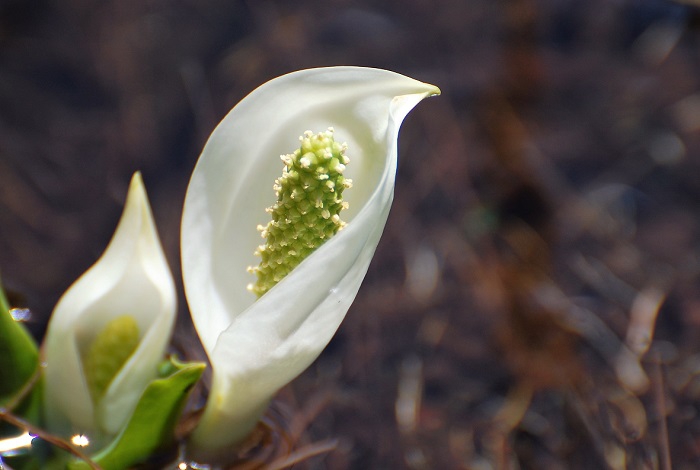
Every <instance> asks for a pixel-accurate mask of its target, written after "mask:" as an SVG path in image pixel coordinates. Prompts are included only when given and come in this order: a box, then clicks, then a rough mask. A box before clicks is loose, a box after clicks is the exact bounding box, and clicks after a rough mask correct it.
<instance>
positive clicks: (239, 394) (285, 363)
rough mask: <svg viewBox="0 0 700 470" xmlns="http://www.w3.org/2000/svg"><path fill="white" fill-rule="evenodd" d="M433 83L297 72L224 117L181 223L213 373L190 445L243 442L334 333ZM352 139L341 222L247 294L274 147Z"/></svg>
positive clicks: (283, 150)
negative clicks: (405, 138)
mask: <svg viewBox="0 0 700 470" xmlns="http://www.w3.org/2000/svg"><path fill="white" fill-rule="evenodd" d="M438 93H439V90H438V89H437V88H436V87H434V86H432V85H428V84H425V83H422V82H419V81H416V80H413V79H411V78H408V77H405V76H403V75H399V74H396V73H393V72H388V71H385V70H378V69H369V68H361V67H331V68H321V69H310V70H303V71H300V72H295V73H291V74H289V75H285V76H282V77H279V78H277V79H275V80H272V81H270V82H268V83H266V84H264V85H263V86H261V87H260V88H258V89H256V90H255V91H253V92H252V93H251V94H250V95H248V96H247V97H246V98H245V99H244V100H243V101H241V102H240V103H239V104H238V105H237V106H236V107H235V108H234V109H233V110H232V111H231V112H230V113H229V114H228V115H227V116H226V117H225V118H224V119H223V121H222V122H221V123H220V124H219V126H218V127H217V128H216V130H215V131H214V132H213V133H212V135H211V137H210V139H209V141H208V142H207V144H206V146H205V148H204V150H203V152H202V155H201V157H200V159H199V162H198V164H197V166H196V168H195V171H194V173H193V175H192V179H191V181H190V185H189V188H188V192H187V197H186V200H185V208H184V213H183V220H182V266H183V276H184V283H185V291H186V294H187V300H188V303H189V306H190V311H191V313H192V317H193V320H194V324H195V326H196V328H197V332H198V333H199V336H200V338H201V340H202V343H203V345H204V347H205V350H206V351H207V353H208V355H209V358H210V361H211V363H212V367H213V371H214V378H213V385H212V391H211V396H210V399H209V401H208V404H207V408H206V411H205V414H204V417H203V419H202V421H201V423H200V425H199V427H198V428H197V429H196V431H195V433H194V435H193V438H192V443H191V447H192V448H194V449H195V450H196V451H199V452H204V453H207V452H208V453H209V454H210V455H211V454H215V453H216V452H217V451H218V450H220V449H222V448H225V447H226V446H227V445H229V444H231V443H235V442H236V441H239V440H241V439H242V438H244V437H245V435H246V434H247V433H248V432H249V431H250V429H251V428H252V426H254V424H255V422H256V421H257V419H258V418H259V416H260V414H261V413H262V412H263V411H264V409H265V407H266V406H267V403H268V401H269V400H270V398H271V397H272V396H273V394H274V393H275V392H276V391H277V390H278V389H279V388H280V387H282V386H283V385H285V384H286V383H287V382H289V381H290V380H292V379H293V378H294V377H296V376H297V375H298V374H299V373H300V372H302V371H303V370H304V369H305V368H306V367H308V365H309V364H310V363H311V362H312V361H313V360H314V359H315V358H316V357H317V356H318V355H319V354H320V352H321V350H322V349H323V348H324V347H325V346H326V344H327V343H328V341H329V340H330V339H331V337H332V336H333V334H334V333H335V331H336V330H337V328H338V326H339V325H340V323H341V321H342V320H343V318H344V316H345V314H346V312H347V310H348V308H349V306H350V304H351V303H352V301H353V300H354V298H355V295H356V293H357V291H358V289H359V287H360V284H361V282H362V279H363V278H364V276H365V273H366V271H367V268H368V266H369V263H370V260H371V258H372V255H373V253H374V250H375V248H376V246H377V243H378V241H379V237H380V235H381V233H382V231H383V229H384V224H385V222H386V218H387V215H388V213H389V209H390V205H391V201H392V198H393V191H394V177H395V173H396V163H397V147H396V146H397V137H398V132H399V126H400V124H401V122H402V121H403V119H404V117H405V116H406V114H407V113H408V112H409V111H410V110H411V109H412V108H413V107H414V106H415V105H416V104H417V103H418V102H419V101H420V100H422V99H423V98H425V97H427V96H431V95H435V94H438ZM329 126H332V127H333V128H334V129H335V138H336V141H338V142H347V144H348V156H349V157H350V164H349V165H348V166H347V169H346V171H345V175H346V176H347V177H348V178H352V181H353V187H352V189H351V190H348V191H346V193H345V196H346V197H345V199H346V200H347V201H348V202H349V209H348V210H347V211H344V212H343V218H344V219H345V220H347V221H348V224H347V226H346V227H345V228H344V229H343V230H342V231H340V232H339V233H338V234H337V235H335V236H334V237H333V238H331V239H330V240H329V241H328V242H326V243H325V244H324V245H322V246H321V247H320V248H319V249H318V250H317V251H315V252H314V253H313V254H312V255H311V256H309V257H308V258H307V259H306V260H304V261H303V262H302V263H301V264H300V265H299V266H298V267H297V268H295V269H294V271H292V273H290V274H289V275H288V276H287V277H286V278H284V279H283V280H282V281H281V282H280V283H279V284H277V285H276V286H275V287H274V288H272V289H271V290H270V291H269V292H268V293H267V294H265V295H264V296H262V297H261V298H260V299H259V300H257V301H256V300H255V298H254V296H252V295H251V294H250V293H249V292H247V290H246V285H247V284H248V283H249V282H250V280H251V278H250V275H249V274H248V273H247V271H246V267H247V266H249V265H254V264H257V262H258V261H257V259H256V258H255V257H254V256H253V253H254V251H255V248H256V247H257V246H258V245H259V243H260V234H259V233H258V231H257V230H256V227H257V226H258V224H260V223H261V222H264V221H265V208H266V207H268V206H270V205H272V203H273V202H274V193H273V191H272V182H273V181H275V178H277V177H278V176H279V174H280V172H281V165H280V163H279V155H285V154H287V153H289V152H290V151H292V150H294V148H295V145H297V144H298V137H299V135H300V134H301V133H302V132H304V131H305V130H306V129H312V130H314V131H315V132H318V131H322V130H325V129H327V128H328V127H329Z"/></svg>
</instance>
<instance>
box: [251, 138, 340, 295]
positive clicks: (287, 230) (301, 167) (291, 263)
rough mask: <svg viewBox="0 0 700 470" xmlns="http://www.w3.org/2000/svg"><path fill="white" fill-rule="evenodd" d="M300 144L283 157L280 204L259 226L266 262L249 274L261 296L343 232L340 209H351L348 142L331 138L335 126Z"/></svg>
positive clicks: (278, 189)
mask: <svg viewBox="0 0 700 470" xmlns="http://www.w3.org/2000/svg"><path fill="white" fill-rule="evenodd" d="M299 140H300V141H301V146H300V148H298V149H297V150H295V151H294V153H291V154H288V155H282V156H281V157H280V158H281V159H282V162H284V169H283V171H282V177H281V178H278V179H277V180H275V184H274V189H275V191H276V193H277V202H276V203H275V204H274V205H273V206H272V207H269V208H267V212H269V213H270V214H271V215H272V220H271V221H270V222H269V223H268V224H267V226H266V227H263V226H262V225H259V226H258V230H259V231H260V232H261V235H262V237H263V238H265V239H266V242H265V244H264V245H260V246H259V247H258V249H257V250H256V251H255V254H256V255H257V256H260V257H261V258H262V259H261V261H260V265H259V266H258V267H250V268H248V270H249V271H250V272H252V273H255V274H256V275H257V278H258V280H257V282H255V283H254V284H250V285H249V286H248V289H249V290H250V291H252V292H254V293H255V294H257V295H258V297H259V296H261V295H263V294H264V293H265V292H267V291H268V290H270V289H271V288H272V287H274V286H275V284H277V283H278V282H279V281H281V280H282V278H284V277H285V276H286V275H287V274H289V273H290V272H291V271H292V269H294V268H295V267H297V266H298V265H299V263H301V262H302V261H303V260H304V259H305V258H306V257H307V256H309V255H310V254H311V253H312V252H313V251H314V250H315V249H316V248H318V247H319V246H321V245H322V244H323V243H324V242H325V241H326V240H327V239H329V238H330V237H332V236H333V235H335V234H336V232H337V231H338V230H340V229H341V228H343V226H344V225H345V222H343V221H342V220H341V219H340V211H341V210H343V209H345V208H347V207H348V204H347V202H344V201H343V190H344V189H345V188H349V187H351V186H352V181H351V180H349V179H346V178H345V177H344V176H343V171H344V170H345V165H347V164H348V162H349V161H350V160H349V159H348V157H347V156H346V155H345V152H346V150H347V144H339V143H338V142H336V141H335V139H334V138H333V128H332V127H331V128H329V129H328V130H327V131H326V132H321V133H319V134H314V133H313V132H311V131H306V132H305V133H304V135H303V136H301V137H299Z"/></svg>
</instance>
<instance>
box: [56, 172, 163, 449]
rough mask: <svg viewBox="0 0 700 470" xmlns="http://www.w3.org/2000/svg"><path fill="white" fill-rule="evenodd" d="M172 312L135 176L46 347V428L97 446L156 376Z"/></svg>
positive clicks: (64, 302) (62, 306) (61, 307)
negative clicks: (104, 241) (109, 231)
mask: <svg viewBox="0 0 700 470" xmlns="http://www.w3.org/2000/svg"><path fill="white" fill-rule="evenodd" d="M175 310H176V293H175V285H174V282H173V278H172V275H171V274H170V270H169V268H168V264H167V261H166V259H165V255H164V254H163V249H162V247H161V245H160V241H159V239H158V234H157V232H156V228H155V223H154V221H153V216H152V215H151V209H150V206H149V204H148V199H147V196H146V191H145V189H144V186H143V180H142V179H141V175H140V174H139V173H136V174H135V175H134V177H133V178H132V180H131V185H130V186H129V193H128V195H127V200H126V205H125V207H124V213H123V214H122V217H121V220H120V221H119V225H118V226H117V229H116V231H115V233H114V235H113V237H112V240H111V241H110V243H109V246H108V247H107V249H106V250H105V252H104V254H103V255H102V257H101V258H100V259H99V260H98V261H97V262H96V263H95V265H93V266H92V267H91V268H90V269H89V270H88V271H87V272H85V274H83V275H82V276H81V277H80V278H79V279H78V280H77V281H76V282H75V283H74V284H73V285H72V286H71V287H70V288H69V289H68V291H66V293H65V294H63V296H62V297H61V299H60V300H59V302H58V304H57V305H56V308H55V309H54V312H53V315H52V316H51V320H50V322H49V326H48V332H47V335H46V345H45V360H46V364H45V379H46V390H45V398H44V402H45V405H46V406H45V408H46V419H47V424H48V427H49V429H50V430H51V431H53V432H57V433H60V434H63V435H68V434H82V435H84V436H86V437H87V438H88V439H89V440H90V442H91V445H92V444H95V446H96V447H97V446H99V445H100V444H104V443H105V439H106V438H109V437H111V436H114V435H115V434H116V433H118V432H119V431H120V429H121V428H122V427H123V426H124V425H125V424H126V422H127V420H128V419H129V417H130V415H131V413H132V411H133V409H134V407H135V406H136V404H137V402H138V399H139V397H140V396H141V393H142V392H143V390H144V389H145V387H146V386H147V384H148V383H149V382H150V381H151V380H153V379H154V378H156V376H157V372H158V370H157V368H158V364H159V363H160V362H161V361H162V359H163V355H164V352H165V348H166V347H167V345H168V343H169V341H170V333H171V331H172V326H173V321H174V319H175Z"/></svg>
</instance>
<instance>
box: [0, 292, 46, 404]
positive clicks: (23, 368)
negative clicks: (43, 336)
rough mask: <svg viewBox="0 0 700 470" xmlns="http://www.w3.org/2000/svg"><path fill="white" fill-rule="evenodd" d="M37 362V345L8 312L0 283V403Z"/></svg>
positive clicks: (26, 378)
mask: <svg viewBox="0 0 700 470" xmlns="http://www.w3.org/2000/svg"><path fill="white" fill-rule="evenodd" d="M38 366H39V349H38V347H37V345H36V343H35V342H34V339H33V338H32V336H31V335H30V334H29V332H28V331H27V330H26V329H25V328H24V326H23V325H21V324H20V323H18V322H16V321H15V320H14V318H12V315H11V314H10V304H9V302H8V301H7V297H6V296H5V292H4V291H3V288H2V283H0V406H4V405H6V404H7V403H8V402H9V401H11V400H12V398H13V397H14V396H15V395H16V394H17V392H19V391H20V390H21V389H22V387H23V386H24V385H25V384H26V383H27V382H28V381H29V379H31V377H32V375H34V373H35V372H36V369H37V367H38Z"/></svg>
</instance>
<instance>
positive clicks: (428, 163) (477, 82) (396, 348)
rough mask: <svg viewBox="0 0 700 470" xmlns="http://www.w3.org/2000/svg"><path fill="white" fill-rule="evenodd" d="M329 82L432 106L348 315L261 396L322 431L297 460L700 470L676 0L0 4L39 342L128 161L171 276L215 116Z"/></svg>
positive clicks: (14, 164) (685, 20)
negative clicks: (386, 77) (384, 73)
mask: <svg viewBox="0 0 700 470" xmlns="http://www.w3.org/2000/svg"><path fill="white" fill-rule="evenodd" d="M696 5H697V3H696ZM338 64H356V65H366V66H374V67H381V68H386V69H390V70H394V71H397V72H401V73H403V74H406V75H409V76H411V77H414V78H417V79H420V80H423V81H426V82H429V83H433V84H436V85H438V86H439V87H440V88H441V89H442V93H443V94H442V96H441V97H439V98H434V99H431V100H428V101H426V102H424V103H421V104H420V105H419V107H418V108H417V109H416V110H415V111H414V112H413V113H412V114H411V115H410V116H409V117H408V119H407V121H406V122H405V124H404V127H403V128H402V134H401V138H400V143H399V146H400V166H399V171H398V177H397V187H396V200H395V203H394V207H393V209H392V213H391V216H390V218H389V222H388V225H387V228H386V230H385V233H384V237H383V238H382V241H381V243H380V246H379V248H378V250H377V254H376V256H375V259H374V261H373V264H372V266H371V267H370V271H369V273H368V275H367V278H366V280H365V282H364V285H363V287H362V289H361V291H360V294H359V295H358V297H357V299H356V301H355V304H354V305H353V307H352V308H351V310H350V312H349V313H348V315H347V318H346V321H345V323H344V324H343V325H342V327H341V328H340V330H339V332H338V334H337V336H336V337H335V339H334V340H333V341H332V342H331V344H330V345H329V347H328V348H327V350H326V351H325V352H324V354H323V355H322V356H321V357H320V358H319V360H318V361H317V362H316V363H315V364H314V365H313V366H312V367H311V368H310V369H309V370H308V371H306V372H305V373H304V374H303V375H302V376H301V377H300V378H299V379H298V380H296V381H295V382H294V383H293V384H291V385H290V386H289V387H287V388H286V389H284V390H283V391H282V392H281V393H280V397H279V403H277V404H275V409H278V410H281V412H282V413H283V415H284V416H288V418H289V422H290V423H291V424H290V426H292V427H294V429H303V430H304V432H303V434H302V437H301V438H300V440H299V442H298V443H297V444H296V446H297V448H302V449H304V446H305V445H307V444H309V443H314V442H325V440H326V439H332V438H333V439H337V445H336V447H335V449H334V450H332V451H331V452H329V453H325V454H324V455H323V456H321V457H314V458H312V459H310V460H308V461H306V462H305V463H303V464H300V465H299V466H298V467H299V468H310V469H329V470H337V469H417V470H420V469H474V470H481V469H555V470H556V469H562V470H564V469H572V470H575V469H625V468H628V469H656V468H660V469H670V468H675V469H694V468H700V414H699V413H700V238H699V231H700V157H699V155H700V9H699V8H698V7H696V6H693V0H688V3H687V4H683V3H675V2H672V1H664V0H589V1H586V2H575V1H565V0H498V1H496V0H378V1H376V0H375V1H368V0H355V1H350V0H329V1H326V2H320V1H316V0H300V1H294V2H293V1H270V0H249V1H237V0H172V1H165V0H151V1H145V0H111V1H100V2H93V1H88V0H62V1H58V0H0V267H1V268H2V275H3V281H4V283H5V284H6V286H7V287H8V288H9V289H10V290H11V291H12V292H13V293H14V299H15V303H16V304H17V305H26V306H29V307H30V308H31V310H32V312H33V314H34V316H33V320H32V321H31V322H30V323H29V326H30V327H31V328H32V331H33V333H34V334H35V335H36V336H37V337H38V338H40V337H41V335H42V334H43V330H44V328H45V326H46V322H47V318H48V315H49V314H50V312H51V310H52V308H53V305H54V304H55V302H56V301H57V299H58V297H59V296H60V295H61V293H62V292H63V291H64V290H65V289H66V288H67V287H68V286H69V285H70V284H71V283H72V282H73V281H74V280H75V279H76V278H77V277H78V276H79V275H80V274H81V273H82V272H84V271H85V270H86V269H87V268H88V267H89V266H90V265H91V264H92V263H93V262H94V261H95V259H96V258H97V257H98V256H99V255H100V253H101V252H102V250H103V249H104V247H105V246H106V244H107V242H108V240H109V238H110V236H111V234H112V231H113V229H114V227H115V225H116V221H117V219H118V217H119V214H120V212H121V207H122V204H123V199H124V196H125V193H126V187H127V185H128V182H129V179H130V176H131V174H132V173H133V172H134V171H136V170H141V171H142V172H143V175H144V179H145V182H146V186H147V188H148V190H149V195H150V198H151V202H152V205H153V210H154V213H155V217H156V219H157V223H158V227H159V231H160V234H161V237H162V240H163V244H164V245H165V247H166V251H167V253H168V256H169V259H170V263H171V266H172V268H173V269H174V271H175V272H176V273H177V272H178V270H179V268H178V266H179V258H178V243H179V218H180V215H181V207H182V201H183V199H184V193H185V188H186V185H187V182H188V178H189V174H190V172H191V170H192V168H193V167H194V164H195V161H196V159H197V156H198V154H199V151H200V150H201V147H202V145H203V143H204V142H205V140H206V138H207V136H208V135H209V133H210V132H211V130H212V129H213V127H214V125H215V124H216V123H217V122H218V121H219V119H221V117H223V115H224V114H225V113H226V112H227V111H228V110H229V109H230V108H231V107H232V106H233V105H234V104H235V103H236V102H237V101H238V100H240V99H241V98H242V97H243V96H245V95H246V94H247V93H248V92H249V91H251V90H252V89H253V88H255V87H256V86H258V85H260V84H262V83H263V82H265V81H267V80H269V79H270V78H273V77H275V76H277V75H280V74H282V73H285V72H289V71H293V70H297V69H302V68H308V67H314V66H323V65H338ZM180 289H181V286H180ZM180 313H181V321H180V323H179V325H178V341H179V343H180V344H186V343H189V342H191V339H192V337H193V335H194V333H193V331H192V330H191V324H190V323H189V319H188V313H187V309H186V303H185V301H184V298H183V299H182V300H181V303H180ZM189 354H191V355H193V356H196V355H198V354H201V351H200V350H197V349H196V348H195V350H191V351H189Z"/></svg>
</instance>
